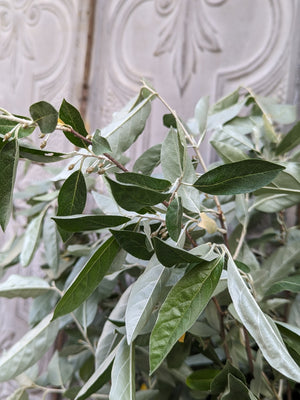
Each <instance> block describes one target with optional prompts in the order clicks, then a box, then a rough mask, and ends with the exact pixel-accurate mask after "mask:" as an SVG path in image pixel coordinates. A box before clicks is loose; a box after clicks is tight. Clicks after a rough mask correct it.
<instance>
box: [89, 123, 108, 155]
mask: <svg viewBox="0 0 300 400" xmlns="http://www.w3.org/2000/svg"><path fill="white" fill-rule="evenodd" d="M92 149H93V152H94V153H95V154H97V155H100V154H103V153H107V152H110V151H111V147H110V145H109V143H108V141H107V139H105V138H104V137H102V136H101V132H100V130H99V129H96V131H95V133H94V135H93V138H92Z"/></svg>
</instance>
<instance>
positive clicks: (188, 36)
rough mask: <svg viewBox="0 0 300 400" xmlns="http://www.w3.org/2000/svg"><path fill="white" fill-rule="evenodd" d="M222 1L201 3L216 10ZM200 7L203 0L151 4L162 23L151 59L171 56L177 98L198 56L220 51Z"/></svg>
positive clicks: (203, 9) (189, 77)
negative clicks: (164, 55)
mask: <svg viewBox="0 0 300 400" xmlns="http://www.w3.org/2000/svg"><path fill="white" fill-rule="evenodd" d="M225 1H226V0H210V1H209V0H205V2H206V3H207V4H208V5H210V6H219V5H221V4H223V3H224V2H225ZM203 4H204V3H203V0H201V1H196V0H189V1H186V0H177V1H172V0H156V2H155V6H156V10H157V13H158V14H159V15H160V16H161V17H163V18H164V20H165V23H164V27H163V28H162V29H161V31H160V34H159V42H158V45H157V47H156V51H155V53H154V55H155V56H159V55H161V54H164V53H166V52H171V53H173V72H174V75H175V77H176V80H177V84H178V86H179V89H180V92H181V94H183V92H184V90H185V89H186V87H187V85H188V83H189V81H190V80H191V77H192V74H193V73H195V72H196V69H197V63H198V62H199V52H203V51H205V50H206V51H210V52H219V51H221V45H220V40H219V38H218V33H217V30H216V28H215V27H214V26H213V24H212V23H211V22H210V20H209V19H208V17H207V15H206V11H205V7H204V6H203Z"/></svg>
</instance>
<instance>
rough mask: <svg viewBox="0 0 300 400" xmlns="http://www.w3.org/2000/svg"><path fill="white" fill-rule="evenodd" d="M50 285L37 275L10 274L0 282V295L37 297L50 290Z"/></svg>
mask: <svg viewBox="0 0 300 400" xmlns="http://www.w3.org/2000/svg"><path fill="white" fill-rule="evenodd" d="M50 289H51V288H50V285H49V284H48V283H47V282H46V281H44V280H43V279H41V278H39V277H37V276H21V275H15V274H13V275H10V276H9V277H8V279H7V280H6V281H5V282H2V283H0V296H1V297H7V298H13V297H22V298H24V299H26V298H27V297H37V296H40V295H41V294H44V293H46V292H48V291H49V290H50Z"/></svg>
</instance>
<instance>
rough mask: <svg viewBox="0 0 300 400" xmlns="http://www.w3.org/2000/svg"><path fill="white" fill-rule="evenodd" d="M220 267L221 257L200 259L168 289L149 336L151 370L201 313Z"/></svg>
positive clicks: (153, 369) (221, 265) (152, 370)
mask: <svg viewBox="0 0 300 400" xmlns="http://www.w3.org/2000/svg"><path fill="white" fill-rule="evenodd" d="M222 268H223V257H220V258H217V259H215V260H213V261H210V262H207V261H203V262H202V263H199V264H198V265H196V266H195V267H194V268H192V269H191V270H189V271H188V272H187V273H186V274H185V275H184V276H183V277H182V278H181V279H180V280H179V282H177V283H176V285H175V286H174V287H173V288H172V289H171V291H170V292H169V294H168V296H167V298H166V300H165V302H164V303H163V305H162V307H161V309H160V311H159V314H158V318H157V322H156V324H155V326H154V328H153V331H152V334H151V337H150V373H153V372H154V371H155V370H156V369H157V368H158V367H159V366H160V364H161V363H162V361H163V360H164V358H165V357H166V356H167V354H168V353H169V352H170V350H171V349H172V347H173V346H174V344H175V343H176V342H177V340H178V339H179V338H180V337H181V336H182V335H183V334H184V333H185V332H186V331H187V330H188V329H189V328H190V327H191V326H192V325H193V324H194V323H195V321H196V320H197V318H198V317H199V315H200V314H201V313H202V311H203V310H204V308H205V307H206V305H207V303H208V302H209V300H210V298H211V296H212V294H213V292H214V290H215V288H216V286H217V284H218V281H219V279H220V276H221V272H222Z"/></svg>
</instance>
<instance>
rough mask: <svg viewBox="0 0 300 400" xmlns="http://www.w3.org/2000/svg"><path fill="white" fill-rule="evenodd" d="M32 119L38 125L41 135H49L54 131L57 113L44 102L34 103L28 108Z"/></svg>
mask: <svg viewBox="0 0 300 400" xmlns="http://www.w3.org/2000/svg"><path fill="white" fill-rule="evenodd" d="M29 111H30V115H31V117H32V119H33V120H34V121H35V122H36V123H37V124H38V126H39V128H40V130H41V132H42V133H51V132H53V131H55V128H56V125H57V120H58V112H57V111H56V110H55V108H54V107H53V106H52V105H51V104H49V103H47V102H46V101H39V102H38V103H34V104H32V105H31V106H30V108H29Z"/></svg>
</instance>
